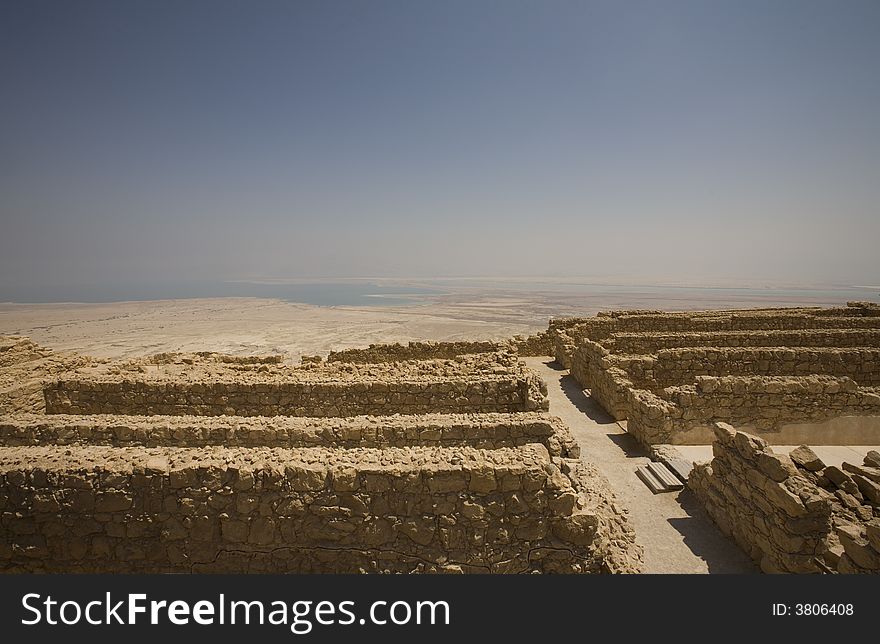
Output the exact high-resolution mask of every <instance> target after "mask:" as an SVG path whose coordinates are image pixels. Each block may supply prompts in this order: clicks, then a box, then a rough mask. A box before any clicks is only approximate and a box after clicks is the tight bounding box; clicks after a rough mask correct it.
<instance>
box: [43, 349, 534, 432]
mask: <svg viewBox="0 0 880 644" xmlns="http://www.w3.org/2000/svg"><path fill="white" fill-rule="evenodd" d="M310 367H314V368H310ZM546 393H547V391H546V386H545V385H544V383H543V382H541V380H540V378H538V377H537V376H535V375H534V374H533V373H531V372H530V371H528V370H527V369H525V367H523V366H522V365H520V364H519V363H518V362H517V361H516V359H515V358H514V357H512V356H511V355H509V354H504V353H501V354H486V355H485V357H481V358H480V359H475V356H456V357H455V358H453V359H451V360H428V361H418V360H410V361H405V362H396V363H379V364H354V365H346V364H343V363H339V362H333V363H327V364H326V365H310V364H306V365H303V366H302V367H290V366H287V365H279V366H276V367H273V368H269V367H267V365H265V364H261V365H260V367H259V369H253V368H252V365H249V366H248V368H246V369H241V368H233V367H230V366H229V365H227V364H225V363H217V362H212V363H211V364H209V365H205V364H202V365H199V368H198V369H196V368H194V366H190V365H184V366H183V368H181V367H180V365H178V364H174V365H168V368H166V369H164V370H161V371H156V372H154V373H150V372H144V370H143V369H142V368H138V369H137V370H127V371H126V370H120V369H117V368H114V367H112V366H111V367H100V368H93V369H91V370H89V371H88V372H86V373H75V374H69V375H63V376H62V377H60V378H59V379H57V380H56V381H54V382H51V383H47V384H46V386H45V387H44V394H45V399H46V411H47V413H50V414H58V413H64V414H142V415H197V416H220V415H228V416H312V417H329V416H359V415H380V416H385V415H391V414H425V413H431V412H441V413H469V412H517V411H534V410H539V409H547V397H546Z"/></svg>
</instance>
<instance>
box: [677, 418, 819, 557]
mask: <svg viewBox="0 0 880 644" xmlns="http://www.w3.org/2000/svg"><path fill="white" fill-rule="evenodd" d="M715 436H716V441H715V443H714V444H713V451H714V458H713V459H712V462H711V463H706V464H696V465H695V466H694V469H693V470H692V471H691V474H690V476H689V477H688V487H689V488H690V489H691V490H693V491H694V494H695V495H696V496H697V498H698V499H699V500H700V502H701V503H702V504H703V506H704V507H705V508H706V512H707V513H708V514H709V516H710V517H712V519H713V521H715V523H716V524H717V525H718V527H719V528H720V529H721V531H722V532H723V533H724V534H725V535H727V536H729V537H732V538H733V539H734V540H735V541H736V542H737V544H739V546H740V547H741V548H742V549H743V550H744V551H745V552H746V553H748V554H749V555H750V556H751V557H752V559H753V560H754V561H756V562H757V563H758V564H759V565H760V566H761V569H762V570H763V571H764V572H789V573H809V572H820V569H819V567H818V565H817V563H816V559H817V558H818V557H821V555H822V553H823V551H824V543H825V538H826V536H827V535H828V533H829V532H830V531H831V503H830V502H829V500H828V499H827V498H825V497H824V495H821V494H820V493H819V490H818V488H816V487H815V486H812V485H811V484H810V483H809V481H807V480H806V479H805V478H803V477H800V476H799V475H798V473H797V470H796V469H795V467H794V465H793V464H792V462H791V460H790V459H789V458H788V457H787V456H782V455H779V454H774V453H773V452H772V450H770V449H768V448H767V444H766V443H765V442H764V441H762V440H761V439H759V438H755V437H753V436H749V435H748V434H746V433H744V432H737V431H735V430H734V429H733V428H732V427H730V426H729V425H724V424H721V425H720V426H717V427H716V428H715Z"/></svg>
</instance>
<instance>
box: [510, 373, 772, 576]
mask: <svg viewBox="0 0 880 644" xmlns="http://www.w3.org/2000/svg"><path fill="white" fill-rule="evenodd" d="M525 362H526V363H527V364H528V365H529V366H530V367H531V368H532V369H534V370H535V371H536V372H537V373H539V374H540V375H541V377H542V378H544V380H545V381H546V382H547V389H548V395H549V397H550V413H552V414H554V415H555V416H559V417H560V418H562V419H563V420H564V421H565V422H566V423H567V424H568V426H569V427H570V428H571V431H572V434H574V437H575V439H576V440H577V442H578V444H579V445H580V447H581V458H583V459H584V460H585V461H590V462H592V463H594V464H595V465H596V467H598V468H599V471H601V472H602V474H604V475H605V477H606V478H607V479H608V481H609V483H610V484H611V488H612V489H613V490H614V492H615V494H616V495H617V498H618V499H619V500H620V502H621V503H622V504H623V505H624V506H625V507H627V508H629V512H630V517H631V519H632V522H633V525H634V527H635V530H636V540H637V541H638V542H639V543H640V544H641V545H642V546H643V547H644V549H645V572H648V573H706V572H711V573H740V572H757V568H756V567H755V566H754V564H753V563H752V561H751V560H750V559H749V558H748V557H747V556H746V555H745V553H743V552H742V551H741V550H740V549H739V548H738V547H737V546H736V545H735V544H734V543H733V542H732V541H729V540H728V539H727V538H726V537H724V535H722V534H721V533H720V532H719V531H718V529H717V528H716V527H715V525H714V524H713V523H712V522H711V521H710V520H709V518H708V517H707V516H706V515H705V513H704V512H703V511H702V509H701V508H700V507H699V506H698V505H697V502H696V499H694V497H693V495H692V494H691V493H690V492H689V491H688V490H683V491H682V492H679V493H666V494H657V495H654V494H652V493H651V491H650V490H649V489H648V488H647V487H646V486H645V485H644V484H643V483H642V482H641V481H640V480H639V479H638V478H637V477H636V475H635V470H636V468H637V467H638V466H639V465H643V464H645V463H647V462H649V460H650V459H649V458H648V457H647V454H646V452H645V451H644V450H643V449H641V448H640V447H639V446H638V444H637V443H636V442H635V440H634V439H633V438H632V437H631V436H629V434H627V433H626V431H624V430H623V429H622V428H621V427H620V426H619V425H618V424H617V423H615V422H614V420H613V419H612V418H611V417H610V416H608V414H606V413H605V411H604V410H603V409H602V408H601V407H600V406H599V405H598V404H597V403H596V402H595V401H593V399H592V398H590V397H589V396H588V395H587V394H586V393H585V392H583V391H581V388H580V385H578V383H577V382H576V381H575V380H574V378H572V377H571V376H570V375H568V371H567V370H562V369H560V368H559V366H558V365H557V364H556V363H555V362H550V359H549V358H526V359H525Z"/></svg>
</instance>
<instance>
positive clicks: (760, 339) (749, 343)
mask: <svg viewBox="0 0 880 644" xmlns="http://www.w3.org/2000/svg"><path fill="white" fill-rule="evenodd" d="M854 321H859V322H871V323H872V324H873V323H874V322H875V320H874V318H855V319H854ZM600 342H601V344H602V345H603V346H604V347H606V348H607V349H609V350H610V351H613V352H614V353H622V354H652V353H657V351H661V350H663V349H676V348H681V347H836V348H844V347H875V348H876V347H880V329H877V328H867V329H793V330H776V331H724V332H717V331H689V332H676V333H668V332H654V333H613V334H611V336H610V337H608V338H605V339H602V340H601V341H600Z"/></svg>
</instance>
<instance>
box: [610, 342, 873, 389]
mask: <svg viewBox="0 0 880 644" xmlns="http://www.w3.org/2000/svg"><path fill="white" fill-rule="evenodd" d="M609 362H611V363H612V364H617V366H619V367H620V368H621V369H623V370H624V371H626V372H627V374H628V375H629V378H630V380H632V382H633V383H634V384H635V386H637V387H641V388H643V389H651V390H653V391H658V390H660V389H664V388H666V387H672V386H675V385H682V384H690V383H693V382H694V379H695V378H696V377H697V376H777V375H778V376H808V375H812V374H820V375H828V376H848V377H850V378H852V379H853V380H855V381H856V382H857V383H858V384H859V385H862V386H867V387H873V386H876V385H880V349H837V348H804V347H796V348H788V347H780V348H773V349H763V348H735V347H723V348H715V347H700V348H683V349H663V350H661V351H658V352H657V354H656V355H655V356H637V357H636V356H625V357H620V358H617V357H616V356H613V357H611V358H610V359H609Z"/></svg>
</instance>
